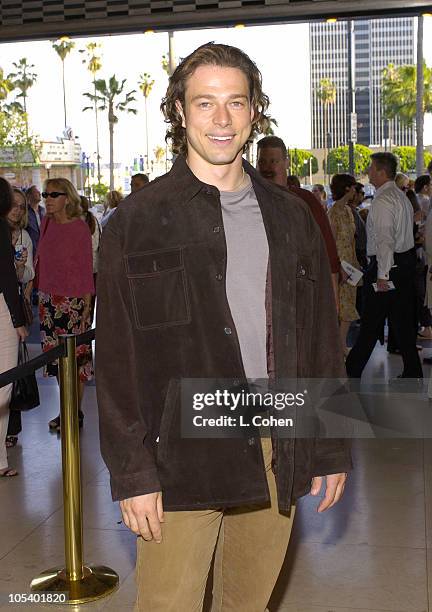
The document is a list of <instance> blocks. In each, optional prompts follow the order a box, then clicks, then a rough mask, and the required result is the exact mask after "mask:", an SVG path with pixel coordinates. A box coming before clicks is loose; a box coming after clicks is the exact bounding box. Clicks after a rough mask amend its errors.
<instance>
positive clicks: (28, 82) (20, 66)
mask: <svg viewBox="0 0 432 612" xmlns="http://www.w3.org/2000/svg"><path fill="white" fill-rule="evenodd" d="M12 65H13V67H14V71H13V72H11V73H10V74H9V75H8V79H10V80H11V81H12V83H13V86H14V88H15V89H18V90H19V92H20V93H19V94H17V96H16V97H17V98H21V99H22V101H23V104H22V107H23V111H24V112H25V113H26V112H27V97H28V90H29V89H30V87H33V85H34V84H35V82H36V79H37V74H36V72H33V68H34V67H35V66H34V64H29V63H28V61H27V58H26V57H22V58H21V59H20V60H18V62H14V63H13V64H12Z"/></svg>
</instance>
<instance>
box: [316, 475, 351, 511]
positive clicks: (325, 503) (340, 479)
mask: <svg viewBox="0 0 432 612" xmlns="http://www.w3.org/2000/svg"><path fill="white" fill-rule="evenodd" d="M323 478H326V480H327V486H326V492H325V496H324V499H322V500H321V503H320V505H319V506H318V508H317V512H324V511H325V510H328V509H329V508H331V507H332V506H334V505H335V504H337V502H338V501H339V500H340V498H341V497H342V494H343V492H344V488H345V483H346V479H347V474H344V473H342V474H330V475H329V476H325V477H324V476H315V478H312V488H311V495H319V492H320V491H321V487H322V482H323Z"/></svg>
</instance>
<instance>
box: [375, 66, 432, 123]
mask: <svg viewBox="0 0 432 612" xmlns="http://www.w3.org/2000/svg"><path fill="white" fill-rule="evenodd" d="M423 75H424V97H423V112H424V113H431V112H432V68H428V67H427V66H426V64H424V67H423ZM381 95H382V102H383V111H384V117H385V118H386V119H394V118H396V117H397V118H398V119H399V121H400V122H401V123H403V124H405V125H412V124H413V123H414V121H415V117H416V101H417V74H416V66H415V65H406V66H397V67H396V66H394V65H393V64H389V65H388V66H387V68H384V70H383V79H382V94H381Z"/></svg>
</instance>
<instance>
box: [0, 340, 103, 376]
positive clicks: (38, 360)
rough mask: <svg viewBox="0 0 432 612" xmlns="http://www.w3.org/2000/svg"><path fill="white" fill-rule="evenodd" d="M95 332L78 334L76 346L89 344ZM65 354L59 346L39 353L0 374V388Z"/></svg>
mask: <svg viewBox="0 0 432 612" xmlns="http://www.w3.org/2000/svg"><path fill="white" fill-rule="evenodd" d="M95 332H96V330H95V329H94V328H93V329H89V330H88V331H86V332H84V333H83V334H79V335H77V336H75V337H76V343H77V346H80V345H81V344H89V343H90V342H91V341H92V340H94V338H95ZM65 354H66V345H64V344H59V346H56V347H54V348H52V349H50V350H49V351H47V352H46V353H41V354H40V355H38V356H37V357H35V358H34V359H31V360H30V361H27V363H23V364H22V365H19V366H17V367H16V368H12V369H11V370H7V371H6V372H3V373H2V374H0V388H1V387H5V386H6V385H10V384H11V383H12V382H13V381H14V380H18V379H20V378H24V377H25V376H28V375H29V374H32V373H33V372H35V371H36V370H39V369H40V368H43V367H44V366H45V365H47V364H48V363H51V362H52V361H55V360H56V359H59V358H60V357H64V356H65Z"/></svg>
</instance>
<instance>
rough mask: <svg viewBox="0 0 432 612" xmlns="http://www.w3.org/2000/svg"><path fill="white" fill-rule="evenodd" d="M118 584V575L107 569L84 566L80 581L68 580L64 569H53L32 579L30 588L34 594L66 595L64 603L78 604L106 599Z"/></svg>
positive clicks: (100, 566)
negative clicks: (40, 592)
mask: <svg viewBox="0 0 432 612" xmlns="http://www.w3.org/2000/svg"><path fill="white" fill-rule="evenodd" d="M118 584H119V577H118V575H117V574H116V573H115V571H114V570H112V569H110V568H109V567H105V566H104V565H98V566H91V565H85V566H84V578H82V579H81V580H69V579H68V578H67V576H66V570H65V569H64V568H53V569H50V570H46V571H45V572H42V574H40V575H39V576H36V578H33V580H32V581H31V584H30V587H31V590H32V591H33V592H36V593H37V592H39V591H45V592H51V593H68V594H69V598H68V600H67V601H65V602H64V603H65V604H78V603H85V602H88V601H94V600H96V599H101V598H102V597H106V596H107V595H109V594H110V593H112V592H113V591H115V590H116V589H117V587H118ZM59 603H60V602H59Z"/></svg>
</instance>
